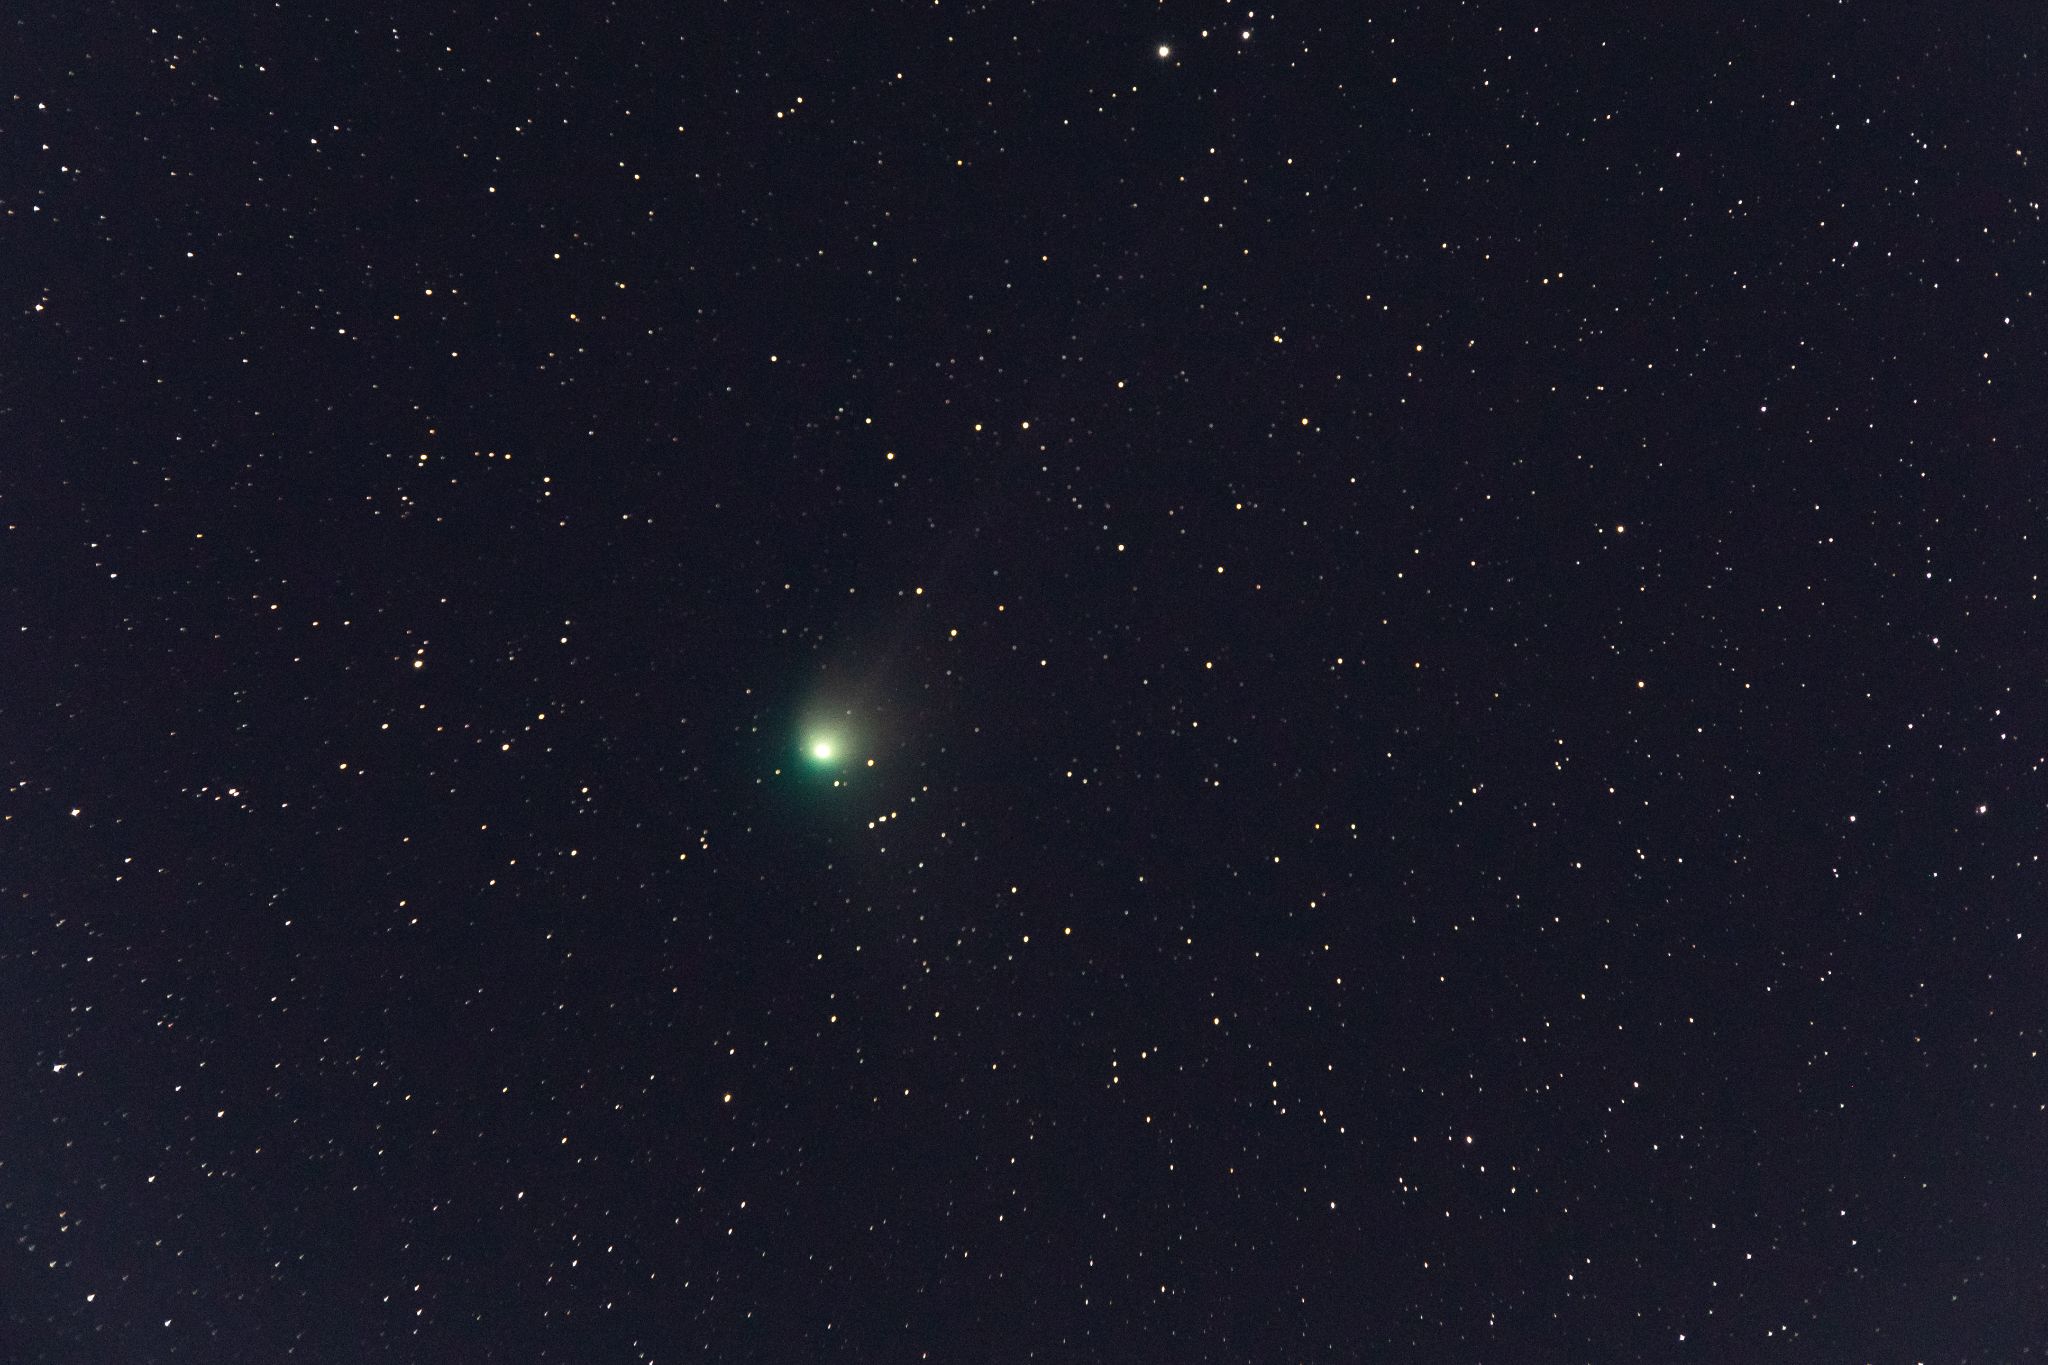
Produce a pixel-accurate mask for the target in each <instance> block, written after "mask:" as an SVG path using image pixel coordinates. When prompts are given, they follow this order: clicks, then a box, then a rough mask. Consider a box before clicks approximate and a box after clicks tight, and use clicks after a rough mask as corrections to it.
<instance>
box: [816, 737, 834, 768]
mask: <svg viewBox="0 0 2048 1365" xmlns="http://www.w3.org/2000/svg"><path fill="white" fill-rule="evenodd" d="M834 752H835V750H834V749H833V748H832V741H831V740H829V739H821V740H817V741H815V742H814V743H812V745H811V757H812V758H815V759H817V760H818V761H819V762H820V763H827V762H830V761H831V758H832V755H833V753H834Z"/></svg>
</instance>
